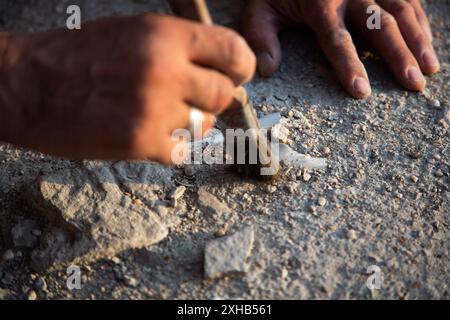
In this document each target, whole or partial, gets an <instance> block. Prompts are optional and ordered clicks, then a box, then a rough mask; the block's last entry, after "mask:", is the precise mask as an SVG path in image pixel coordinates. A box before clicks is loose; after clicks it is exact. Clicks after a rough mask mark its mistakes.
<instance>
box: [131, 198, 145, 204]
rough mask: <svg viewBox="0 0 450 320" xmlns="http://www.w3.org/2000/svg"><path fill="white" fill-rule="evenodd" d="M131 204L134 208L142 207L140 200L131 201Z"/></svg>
mask: <svg viewBox="0 0 450 320" xmlns="http://www.w3.org/2000/svg"><path fill="white" fill-rule="evenodd" d="M132 203H133V204H134V205H136V206H142V204H143V203H142V201H141V199H137V198H136V199H133V201H132Z"/></svg>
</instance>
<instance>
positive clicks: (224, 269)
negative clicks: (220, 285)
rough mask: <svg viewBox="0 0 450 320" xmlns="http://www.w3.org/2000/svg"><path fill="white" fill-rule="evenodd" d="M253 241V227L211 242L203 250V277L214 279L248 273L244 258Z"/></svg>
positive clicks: (249, 250) (248, 252)
mask: <svg viewBox="0 0 450 320" xmlns="http://www.w3.org/2000/svg"><path fill="white" fill-rule="evenodd" d="M253 241H254V231H253V226H247V227H244V228H242V229H241V230H240V231H238V232H236V233H234V234H232V235H230V236H227V237H223V238H218V239H215V240H212V241H211V242H209V243H208V244H207V245H206V249H205V277H206V278H210V279H214V278H220V277H223V276H226V275H233V274H244V273H246V272H247V271H248V265H247V263H246V258H247V257H248V255H249V254H250V252H251V250H252V247H253Z"/></svg>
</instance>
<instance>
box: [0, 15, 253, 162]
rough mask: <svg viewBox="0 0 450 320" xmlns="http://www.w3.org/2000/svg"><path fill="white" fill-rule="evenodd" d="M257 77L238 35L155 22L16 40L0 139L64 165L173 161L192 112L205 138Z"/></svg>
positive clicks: (122, 20) (122, 21) (5, 80)
mask: <svg viewBox="0 0 450 320" xmlns="http://www.w3.org/2000/svg"><path fill="white" fill-rule="evenodd" d="M255 69H256V59H255V57H254V55H253V53H252V51H251V50H250V48H249V47H248V46H247V44H246V42H245V40H244V39H243V38H242V37H240V36H239V35H238V34H236V33H235V32H233V31H230V30H228V29H225V28H222V27H216V26H213V27H208V26H203V25H200V24H196V23H192V22H188V21H184V20H181V19H176V18H172V17H163V16H158V15H152V14H147V15H142V16H138V17H114V18H106V19H101V20H98V21H94V22H90V23H86V24H84V25H83V26H82V29H81V30H79V31H70V30H62V29H61V30H54V31H49V32H45V33H35V34H13V35H12V36H11V37H10V40H9V45H8V49H7V51H6V54H5V57H4V59H3V66H2V68H1V72H0V122H1V121H8V122H9V123H13V125H10V127H11V128H13V129H12V130H10V132H9V133H8V135H7V137H5V138H2V137H0V139H3V141H5V142H9V143H13V144H16V145H19V146H22V147H26V148H31V149H35V150H39V151H42V152H46V153H50V154H54V155H58V156H64V157H70V158H83V159H86V158H88V159H144V158H145V159H151V160H155V161H159V162H161V163H164V164H171V163H173V162H179V161H181V160H182V159H172V156H171V154H172V152H171V151H172V150H173V148H174V147H175V146H176V145H177V144H178V143H180V141H172V139H171V134H172V132H173V131H174V130H176V129H178V128H187V127H188V126H189V122H190V106H192V105H195V106H196V107H197V108H199V109H201V110H202V111H203V112H204V118H205V120H204V124H203V130H204V131H206V130H208V129H209V128H210V127H211V126H212V125H213V122H214V115H215V114H219V113H221V112H222V111H223V110H224V109H225V108H226V107H227V106H228V105H229V104H230V103H231V101H232V97H233V93H234V90H235V87H236V86H238V85H240V84H242V83H244V82H247V81H249V80H250V79H251V77H252V76H253V73H254V71H255ZM2 109H3V114H2V112H1V110H2ZM5 110H7V111H8V112H5ZM1 118H3V120H2V119H1ZM0 125H1V124H0ZM0 131H1V130H0ZM181 143H183V142H181Z"/></svg>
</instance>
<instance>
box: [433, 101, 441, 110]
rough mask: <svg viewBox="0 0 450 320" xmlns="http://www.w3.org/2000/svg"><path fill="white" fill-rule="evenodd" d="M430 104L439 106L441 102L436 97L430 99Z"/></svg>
mask: <svg viewBox="0 0 450 320" xmlns="http://www.w3.org/2000/svg"><path fill="white" fill-rule="evenodd" d="M431 105H432V106H433V107H435V108H440V107H441V102H440V101H439V100H437V99H435V100H433V101H431Z"/></svg>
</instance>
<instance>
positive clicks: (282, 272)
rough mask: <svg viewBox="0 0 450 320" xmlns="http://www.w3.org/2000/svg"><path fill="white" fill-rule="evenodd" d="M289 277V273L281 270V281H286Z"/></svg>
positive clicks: (284, 269) (286, 270)
mask: <svg viewBox="0 0 450 320" xmlns="http://www.w3.org/2000/svg"><path fill="white" fill-rule="evenodd" d="M288 275H289V271H288V269H286V268H283V269H281V279H286V278H287V276H288Z"/></svg>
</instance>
